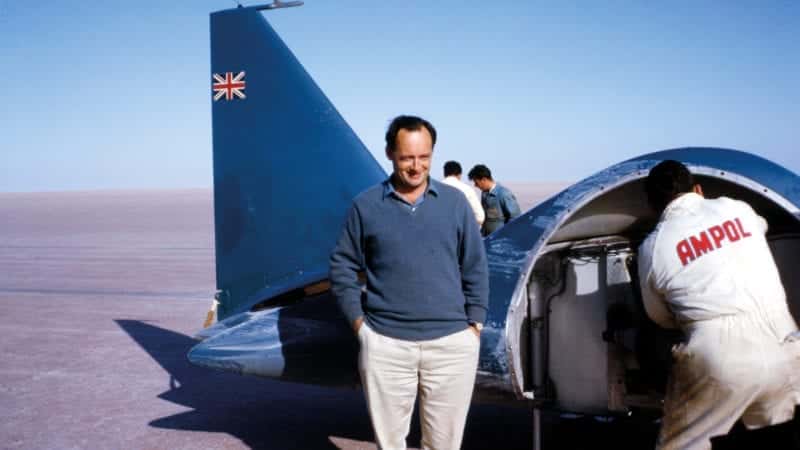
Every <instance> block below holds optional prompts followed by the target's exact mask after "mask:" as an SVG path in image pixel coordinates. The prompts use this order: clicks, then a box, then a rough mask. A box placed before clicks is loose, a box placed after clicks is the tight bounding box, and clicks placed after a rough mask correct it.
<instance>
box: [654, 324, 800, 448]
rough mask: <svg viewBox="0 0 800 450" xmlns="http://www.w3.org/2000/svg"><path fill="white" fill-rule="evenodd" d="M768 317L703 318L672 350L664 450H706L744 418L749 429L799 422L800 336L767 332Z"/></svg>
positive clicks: (662, 436)
mask: <svg viewBox="0 0 800 450" xmlns="http://www.w3.org/2000/svg"><path fill="white" fill-rule="evenodd" d="M761 325H762V321H761V320H758V319H753V318H750V317H737V316H733V317H723V318H719V319H714V320H711V321H703V323H702V324H700V325H698V326H697V327H696V329H694V330H693V332H692V334H691V336H690V338H689V342H688V344H686V345H685V346H680V347H677V348H675V349H673V352H672V353H673V359H674V365H673V367H672V372H671V374H670V379H669V383H668V385H667V393H666V398H665V399H664V418H663V421H662V424H661V431H660V433H659V437H658V442H657V445H656V448H657V449H662V450H706V449H710V448H711V441H710V439H711V438H712V437H714V436H721V435H724V434H727V433H728V432H729V431H730V429H731V428H732V427H733V425H734V424H735V423H736V421H737V420H739V419H742V422H744V424H745V426H746V427H747V428H751V429H752V428H760V427H764V426H767V425H776V424H779V423H782V422H786V421H789V420H791V419H792V417H793V416H794V407H795V404H798V403H800V341H797V342H787V343H783V342H780V341H779V340H778V338H777V337H776V336H775V335H774V334H771V333H768V332H762V331H761V330H760V328H762V326H761Z"/></svg>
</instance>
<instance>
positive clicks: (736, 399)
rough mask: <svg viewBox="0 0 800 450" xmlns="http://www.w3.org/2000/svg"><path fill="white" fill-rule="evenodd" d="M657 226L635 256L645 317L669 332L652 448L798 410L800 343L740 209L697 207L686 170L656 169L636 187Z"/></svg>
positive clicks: (734, 203)
mask: <svg viewBox="0 0 800 450" xmlns="http://www.w3.org/2000/svg"><path fill="white" fill-rule="evenodd" d="M645 190H646V194H647V199H648V202H649V204H650V206H651V207H652V209H653V210H654V211H655V212H656V213H657V214H659V216H660V219H659V222H658V224H657V225H656V227H655V229H654V230H653V232H652V233H651V234H650V235H649V236H648V237H647V238H646V239H645V241H644V242H643V243H642V245H641V246H640V248H639V277H640V284H641V290H642V301H643V303H644V307H645V310H646V312H647V315H648V316H649V317H650V318H651V319H652V320H653V321H654V322H656V323H657V324H658V325H660V326H662V327H664V328H678V329H680V330H681V331H683V333H684V335H685V339H686V341H685V343H683V344H679V345H677V346H675V347H674V348H673V349H672V356H673V362H674V364H673V366H672V371H671V373H670V377H669V381H668V383H667V392H666V398H665V400H664V417H663V420H662V423H661V430H660V432H659V436H658V441H657V448H659V449H688V450H696V449H704V450H705V449H709V448H711V440H710V439H711V437H713V436H720V435H724V434H726V433H728V432H729V431H730V429H731V428H732V427H733V425H734V424H735V423H736V421H737V420H739V419H741V420H742V422H743V423H744V425H745V426H746V427H748V428H760V427H764V426H767V425H773V424H778V423H782V422H786V421H789V420H791V419H792V417H793V415H794V409H795V405H796V404H798V403H800V340H797V334H796V332H797V324H796V323H795V321H794V319H793V318H792V316H791V314H790V312H789V308H788V305H787V303H786V293H785V292H784V288H783V285H782V284H781V279H780V276H779V274H778V269H777V267H776V265H775V261H774V260H773V258H772V253H771V252H770V249H769V246H768V245H767V240H766V237H765V235H766V232H767V222H766V221H765V220H764V219H763V218H762V217H760V216H759V215H757V214H756V213H755V211H753V209H752V208H751V207H750V206H749V205H748V204H747V203H744V202H742V201H738V200H733V199H730V198H727V197H720V198H716V199H706V198H704V197H703V190H702V188H701V187H700V185H699V184H695V183H694V180H693V177H692V174H691V172H689V170H688V169H687V168H686V166H684V165H683V164H682V163H680V162H678V161H671V160H668V161H663V162H661V163H659V164H658V165H656V166H655V167H653V168H652V169H651V170H650V173H649V175H648V176H647V179H646V180H645Z"/></svg>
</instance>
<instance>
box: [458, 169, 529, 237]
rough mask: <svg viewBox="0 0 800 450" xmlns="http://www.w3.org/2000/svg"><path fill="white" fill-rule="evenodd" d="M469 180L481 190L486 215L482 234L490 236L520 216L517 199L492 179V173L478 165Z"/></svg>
mask: <svg viewBox="0 0 800 450" xmlns="http://www.w3.org/2000/svg"><path fill="white" fill-rule="evenodd" d="M468 176H469V179H470V180H472V182H473V183H474V184H475V187H477V188H478V189H480V190H481V205H482V206H483V211H484V212H485V213H486V218H485V219H484V220H483V227H482V228H481V233H482V234H483V235H484V236H488V235H490V234H492V233H494V232H495V231H497V230H498V229H500V227H502V226H503V225H505V224H506V223H508V221H509V220H511V219H513V218H514V217H517V216H518V215H520V210H519V205H518V204H517V198H516V197H514V194H513V193H512V192H511V191H510V190H508V188H506V187H505V186H502V185H500V184H499V183H497V182H495V181H494V180H493V179H492V171H491V170H489V168H488V167H486V166H484V165H483V164H478V165H476V166H475V167H473V168H472V170H470V171H469V174H468Z"/></svg>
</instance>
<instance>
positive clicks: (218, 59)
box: [211, 7, 385, 319]
mask: <svg viewBox="0 0 800 450" xmlns="http://www.w3.org/2000/svg"><path fill="white" fill-rule="evenodd" d="M211 72H212V93H211V95H212V122H213V124H212V125H213V143H214V210H215V211H214V219H215V232H216V262H217V289H218V290H219V293H218V299H219V300H220V306H219V311H218V315H219V318H220V319H224V318H225V317H228V316H230V315H232V314H235V313H238V312H242V311H246V310H248V309H249V308H250V307H251V306H252V305H254V304H256V303H258V302H260V301H263V300H265V299H268V298H271V297H273V296H275V295H279V294H282V293H284V292H287V291H290V290H293V289H296V288H298V287H302V286H304V285H307V284H310V283H314V282H317V281H320V280H323V279H324V278H326V277H327V270H328V254H329V252H330V251H331V249H332V248H333V246H334V244H335V242H336V236H337V234H338V232H339V230H340V227H341V224H342V223H343V221H344V216H345V213H346V212H347V208H348V206H349V204H350V201H351V200H352V199H353V197H355V195H356V194H358V193H359V192H361V191H362V190H364V189H365V188H366V187H368V186H370V185H372V184H375V183H377V182H379V181H380V180H382V179H383V178H384V177H385V173H384V171H383V170H382V169H381V167H380V166H379V165H378V163H377V162H376V161H375V159H374V158H373V157H372V155H371V154H370V153H369V151H367V149H366V147H364V144H362V143H361V141H360V140H359V139H358V137H357V136H356V135H355V133H354V132H353V130H352V129H351V128H350V127H349V126H348V125H347V123H346V122H345V121H344V119H343V118H342V116H341V115H340V114H339V113H338V111H336V109H335V108H334V107H333V105H332V104H331V103H330V101H329V100H328V99H327V98H326V97H325V95H324V94H323V93H322V91H321V90H320V89H319V87H317V85H316V84H315V83H314V80H312V79H311V77H310V76H309V74H308V73H307V72H306V71H305V69H303V66H302V65H301V64H300V63H299V62H298V61H297V59H296V58H295V57H294V55H293V54H292V53H291V51H290V50H289V49H288V48H287V47H286V45H285V44H284V43H283V41H281V39H280V38H279V37H278V35H277V34H276V33H275V31H274V30H273V29H272V27H271V26H270V25H269V24H268V23H267V21H266V19H265V18H264V17H263V16H262V14H261V13H260V12H259V7H247V8H242V7H240V8H236V9H230V10H225V11H219V12H216V13H212V14H211Z"/></svg>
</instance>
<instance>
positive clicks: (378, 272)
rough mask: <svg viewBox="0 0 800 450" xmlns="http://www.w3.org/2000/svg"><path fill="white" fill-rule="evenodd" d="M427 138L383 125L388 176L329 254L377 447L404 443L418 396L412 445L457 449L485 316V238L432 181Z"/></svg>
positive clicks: (412, 123)
mask: <svg viewBox="0 0 800 450" xmlns="http://www.w3.org/2000/svg"><path fill="white" fill-rule="evenodd" d="M435 143H436V130H435V129H434V127H433V125H431V124H430V123H429V122H428V121H426V120H424V119H421V118H419V117H414V116H399V117H397V118H395V119H394V120H393V121H392V123H391V124H390V125H389V129H388V130H387V132H386V157H387V158H389V160H390V161H392V167H393V172H392V175H391V176H390V177H389V178H388V179H387V180H385V181H384V182H383V183H381V184H379V185H376V186H373V187H372V188H369V189H367V190H366V191H364V192H362V193H361V194H359V195H358V196H357V197H356V198H355V200H354V201H353V205H352V206H351V208H350V211H349V212H348V215H347V219H346V222H345V225H344V229H343V230H342V233H341V235H340V237H339V240H338V242H337V244H336V248H335V249H334V251H333V253H332V254H331V259H330V264H331V272H330V279H331V288H332V291H333V294H334V296H335V297H336V299H337V301H338V303H339V306H340V308H341V310H342V312H343V313H344V315H345V317H346V318H347V320H348V321H349V323H350V324H351V325H352V327H353V331H354V332H355V333H356V334H357V336H358V341H359V343H360V347H361V351H360V352H359V371H360V374H361V382H362V384H363V386H364V393H365V396H366V399H367V407H368V408H369V414H370V418H371V420H372V427H373V429H374V431H375V439H376V441H377V444H378V447H379V448H381V449H384V450H395V449H405V448H406V436H407V435H408V431H409V424H410V421H411V414H412V411H413V408H414V401H415V399H416V397H417V393H418V392H419V397H420V408H419V410H420V416H421V417H420V419H421V420H420V423H421V427H422V448H423V449H435V450H445V449H458V448H460V447H461V439H462V435H463V432H464V423H465V421H466V417H467V411H468V409H469V404H470V400H471V397H472V390H473V385H474V383H475V373H476V370H477V364H478V351H479V347H480V332H481V329H482V328H483V323H484V321H485V320H486V309H487V305H488V295H489V275H488V267H487V263H486V254H485V250H484V246H483V241H482V240H481V237H480V232H479V230H478V226H477V224H476V222H475V218H474V215H473V212H472V210H471V209H470V206H469V204H468V203H467V200H466V198H465V197H464V194H462V193H461V192H460V191H458V190H457V189H455V188H453V187H451V186H447V185H445V184H443V183H440V182H438V181H435V180H433V179H431V178H430V175H429V171H430V164H431V158H432V156H433V146H434V144H435ZM361 271H363V272H364V274H365V277H366V285H364V286H363V287H362V285H361V283H359V276H358V274H359V272H361Z"/></svg>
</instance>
